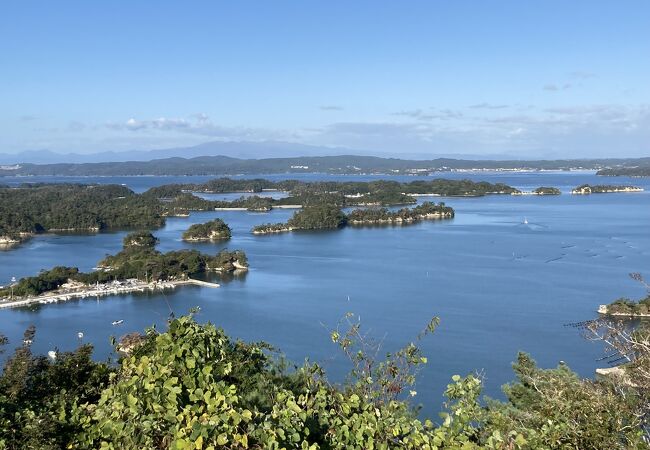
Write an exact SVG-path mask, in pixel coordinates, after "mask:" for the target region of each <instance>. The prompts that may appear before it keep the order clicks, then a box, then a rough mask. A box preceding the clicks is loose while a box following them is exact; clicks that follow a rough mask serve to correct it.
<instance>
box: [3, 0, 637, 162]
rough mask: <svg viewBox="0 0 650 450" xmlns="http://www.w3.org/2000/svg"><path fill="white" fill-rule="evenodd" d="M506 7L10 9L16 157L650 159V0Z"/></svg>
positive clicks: (6, 48)
mask: <svg viewBox="0 0 650 450" xmlns="http://www.w3.org/2000/svg"><path fill="white" fill-rule="evenodd" d="M506 3H507V4H508V5H507V7H505V6H502V7H496V6H494V5H487V4H483V3H472V14H468V13H467V8H466V6H467V5H463V2H453V3H438V2H413V3H412V4H387V5H381V6H378V5H377V4H376V3H374V2H371V1H369V0H360V1H359V2H354V3H351V2H344V1H342V0H341V1H339V0H333V1H331V2H322V3H319V2H315V3H310V4H298V5H296V4H292V5H289V4H287V5H271V4H266V3H262V2H242V3H236V4H215V3H212V2H201V1H200V2H198V3H197V4H195V5H193V6H192V7H189V6H188V5H181V4H166V5H163V6H161V7H160V8H159V9H158V10H157V11H156V13H155V14H152V13H151V11H150V9H149V8H147V7H145V6H144V5H138V4H135V5H128V7H127V5H126V4H124V5H122V4H118V5H115V6H114V7H109V6H108V5H102V4H98V3H89V4H84V6H83V7H78V6H77V7H73V5H66V4H61V5H58V4H57V5H53V4H50V3H45V2H44V3H43V4H42V5H41V8H40V9H41V10H42V11H40V12H39V14H38V15H36V14H34V10H33V9H32V8H29V7H27V6H25V5H23V4H20V3H15V4H12V5H8V6H7V7H6V8H5V10H6V11H5V14H3V16H2V17H0V51H2V53H3V60H4V61H5V62H6V64H5V65H4V67H6V68H7V69H6V70H3V71H2V72H0V98H3V100H4V104H3V106H4V108H3V110H2V111H0V117H1V118H2V120H0V153H18V152H25V151H36V150H43V149H47V150H51V151H55V152H60V153H70V152H74V153H83V154H92V153H98V152H106V151H114V152H120V151H131V150H149V149H160V148H173V147H188V146H192V145H197V144H201V143H205V142H210V141H222V142H228V141H235V142H248V141H250V142H264V141H277V142H287V143H293V144H308V145H315V146H326V147H341V148H347V149H350V150H351V151H355V150H358V151H361V150H363V151H366V152H376V153H377V154H391V155H395V156H399V155H402V154H404V155H406V154H421V155H439V154H445V155H450V154H452V155H453V154H459V155H463V154H474V155H492V154H507V155H512V156H516V157H519V158H571V157H580V158H585V157H619V156H631V157H633V156H648V155H650V83H647V80H648V79H650V59H649V58H647V55H648V54H650V29H649V28H648V27H647V23H648V22H649V21H650V5H649V4H647V3H646V2H643V1H641V0H630V3H631V4H632V5H628V7H622V6H621V5H619V4H606V3H602V4H589V6H588V7H587V6H585V5H579V4H573V3H572V4H566V2H561V0H550V1H549V2H544V3H540V4H529V3H525V4H522V3H520V2H514V1H512V2H510V1H506ZM632 6H633V7H632ZM559 7H561V8H562V11H563V14H562V15H558V14H557V13H556V11H557V8H559ZM116 21H119V27H116V26H115V24H116ZM551 22H552V23H553V33H549V32H548V27H547V26H546V24H548V23H551ZM26 23H29V24H30V26H29V27H25V26H24V25H25V24H26ZM621 23H625V27H624V28H622V27H621V26H620V24H621ZM332 30H336V33H333V32H332ZM297 37H299V39H298V38H297Z"/></svg>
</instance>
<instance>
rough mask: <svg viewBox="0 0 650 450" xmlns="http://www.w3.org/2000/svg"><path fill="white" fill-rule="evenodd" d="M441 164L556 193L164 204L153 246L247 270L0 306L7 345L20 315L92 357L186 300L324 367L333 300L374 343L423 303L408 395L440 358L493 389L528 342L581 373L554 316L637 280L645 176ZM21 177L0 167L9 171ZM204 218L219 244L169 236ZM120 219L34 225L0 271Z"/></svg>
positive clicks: (147, 183) (4, 273)
mask: <svg viewBox="0 0 650 450" xmlns="http://www.w3.org/2000/svg"><path fill="white" fill-rule="evenodd" d="M265 177H266V178H272V179H281V178H287V177H288V176H287V175H284V176H281V175H276V176H265ZM289 177H290V178H301V179H305V180H314V179H335V180H339V179H343V180H351V179H359V180H368V179H377V178H389V177H386V176H383V177H371V176H365V177H351V176H329V175H319V174H310V175H301V176H295V175H291V176H289ZM445 177H448V178H472V179H475V180H486V181H491V182H504V183H508V184H511V185H513V186H516V187H519V188H522V189H531V188H534V187H537V186H540V185H545V186H557V187H560V188H561V189H562V190H563V191H564V192H565V195H561V196H557V197H533V196H523V197H510V196H492V197H484V198H447V199H445V198H443V199H440V200H443V201H445V202H447V204H449V205H451V206H453V207H454V208H455V209H456V218H455V219H454V220H451V221H442V222H426V223H420V224H416V225H413V226H407V227H401V228H400V227H381V228H362V229H359V228H346V229H343V230H341V231H333V232H318V233H293V234H281V235H273V236H253V235H252V234H250V229H251V227H253V226H254V225H257V224H261V223H266V222H276V221H284V220H286V219H287V218H289V217H290V216H291V214H292V213H293V212H292V211H287V210H276V211H272V212H270V213H248V212H243V211H221V212H203V213H193V214H192V215H191V216H190V217H188V218H173V219H169V220H168V221H167V225H166V226H165V227H164V228H162V229H160V230H156V231H155V234H156V235H157V236H158V237H159V238H160V240H161V243H160V246H159V248H160V250H161V251H168V250H171V249H178V248H187V247H190V248H197V249H199V250H201V251H204V252H211V253H214V252H216V251H218V250H220V249H221V248H224V247H228V248H231V249H235V248H238V249H243V250H244V251H246V253H247V255H248V257H249V261H250V264H251V270H250V271H249V273H248V274H247V275H245V276H243V277H239V278H233V279H230V280H225V281H224V282H223V285H222V287H221V288H220V289H209V288H198V287H187V288H181V289H179V290H176V291H174V292H171V293H167V294H166V295H137V296H136V295H134V296H131V295H129V296H121V297H107V298H103V299H100V300H95V299H92V300H83V301H72V302H68V303H63V304H58V305H48V306H43V307H38V308H34V309H15V310H6V311H0V331H2V332H3V333H4V334H6V335H7V336H8V337H9V338H10V339H11V341H12V344H13V345H14V346H15V345H18V344H19V343H20V342H21V336H22V332H23V330H24V329H25V328H26V327H27V326H28V325H30V324H35V325H36V327H37V339H36V341H35V343H34V348H35V350H36V351H40V352H45V351H47V350H50V349H52V348H55V347H58V348H59V349H61V350H68V349H72V348H74V347H75V346H76V345H77V344H78V339H77V337H76V336H77V332H79V331H83V332H84V334H85V337H84V340H85V341H86V342H92V343H93V344H95V346H96V353H97V356H98V357H105V356H108V355H109V354H110V351H111V349H110V345H109V336H111V335H115V336H117V337H119V336H121V335H123V334H126V333H127V332H130V331H140V330H142V329H143V328H145V327H147V326H150V325H152V324H154V323H155V324H158V326H160V327H164V323H165V320H166V318H167V317H168V315H169V312H170V309H171V310H173V311H174V312H175V313H176V314H177V315H178V314H182V313H185V312H187V311H188V310H189V309H190V308H192V307H194V306H200V307H201V313H200V315H199V319H200V320H203V321H208V320H209V321H212V322H213V323H215V324H217V325H219V326H221V327H223V328H224V329H225V330H226V331H227V332H228V333H230V334H231V335H233V336H235V337H238V338H242V339H245V340H265V341H268V342H270V343H272V344H274V345H275V346H277V347H279V348H280V349H281V350H282V351H283V352H284V353H285V354H286V355H287V356H288V357H289V358H290V359H292V360H294V361H297V362H301V361H302V360H303V359H304V358H307V357H308V358H309V359H311V360H312V361H320V362H322V363H323V364H324V365H325V366H326V368H327V369H328V370H329V371H330V372H331V373H332V374H333V376H335V377H338V378H340V377H342V375H343V373H344V371H345V362H344V360H343V358H342V357H341V356H340V355H339V354H338V353H337V350H336V348H335V346H334V345H333V344H332V343H331V342H330V340H329V331H328V330H331V329H332V328H334V327H335V326H336V324H337V322H338V320H339V319H340V318H341V317H342V316H343V315H344V314H345V313H346V312H353V313H355V315H357V316H360V318H361V322H362V324H363V327H365V329H366V330H370V332H371V333H372V334H373V335H374V336H377V337H378V338H382V339H384V345H385V348H386V350H394V349H396V348H398V346H400V345H401V344H404V343H406V342H408V341H409V340H410V339H411V338H413V337H414V336H415V335H416V334H417V333H418V332H419V331H420V330H421V329H422V328H423V327H424V326H425V325H426V323H427V322H428V319H429V318H431V317H432V316H439V317H440V318H441V326H440V328H439V329H438V331H437V332H436V334H435V335H434V336H433V337H431V338H430V339H427V340H425V341H424V342H423V343H422V346H423V349H424V352H425V354H426V355H427V356H428V357H429V364H428V366H427V367H426V369H425V370H424V371H423V372H422V374H421V376H420V378H419V382H418V386H417V390H418V392H419V394H418V398H419V400H420V401H422V402H424V403H425V404H427V405H429V407H431V405H433V410H435V409H437V407H438V405H439V404H440V401H441V399H442V397H441V396H442V392H443V390H444V387H445V386H446V384H447V383H448V382H449V380H450V377H451V375H453V374H455V373H458V374H467V373H470V372H473V371H481V372H482V373H483V374H484V376H485V378H486V392H487V393H488V394H490V395H493V396H499V392H500V386H501V385H502V384H503V383H505V382H507V381H509V380H511V379H512V376H513V375H512V371H511V368H510V364H511V362H512V361H513V360H514V359H515V357H516V354H517V352H518V351H519V350H525V351H527V352H529V353H531V354H532V355H533V357H534V358H535V359H537V361H538V362H539V363H540V364H541V365H542V366H555V365H556V364H557V363H558V361H560V360H564V361H566V362H567V363H568V364H569V365H570V366H571V367H572V368H573V369H574V370H576V371H578V372H579V373H580V374H581V375H584V376H591V375H592V374H593V371H594V369H595V368H596V367H597V366H598V363H597V361H596V360H597V358H598V357H599V356H601V352H602V349H601V347H599V346H598V345H597V344H595V343H591V342H588V341H586V340H584V339H582V338H581V336H580V335H579V333H578V332H576V330H575V329H573V328H570V327H565V326H564V324H566V323H569V322H575V321H581V320H585V319H589V318H592V317H594V316H595V310H596V308H597V306H598V305H599V304H601V303H607V302H610V301H612V300H613V299H615V298H617V297H620V296H629V297H639V296H641V295H642V294H643V290H642V289H641V287H640V286H639V285H637V284H636V283H635V282H633V281H631V280H630V279H629V278H628V276H627V275H628V273H630V272H643V273H645V274H646V276H649V277H650V272H649V264H648V263H649V260H650V232H649V230H650V227H649V225H650V192H648V190H649V189H650V181H649V180H647V179H646V180H643V179H641V180H639V179H634V180H629V179H624V178H611V179H610V178H600V177H595V176H594V175H593V173H591V172H580V173H505V174H488V173H484V174H448V175H445ZM209 178H212V177H115V178H110V177H104V178H97V179H94V178H85V177H84V178H79V179H77V178H75V179H73V180H71V179H70V178H54V177H30V179H29V181H79V182H91V181H92V182H95V181H97V182H101V183H125V184H127V185H129V186H130V187H131V188H132V189H134V190H137V191H143V190H146V189H147V188H149V187H151V186H155V185H160V184H167V183H172V182H199V181H204V180H206V179H209ZM391 178H394V179H397V180H407V181H410V180H414V179H415V178H413V177H391ZM23 181H25V179H24V178H19V179H3V180H2V182H3V183H7V182H9V184H13V183H19V182H23ZM585 182H588V183H592V184H596V183H601V184H603V183H612V184H635V185H640V186H643V187H645V188H646V192H644V193H633V194H606V195H592V196H572V195H566V192H567V191H569V190H570V189H571V188H572V187H575V186H576V185H578V184H582V183H585ZM239 195H240V194H237V195H236V196H235V197H237V196H239ZM222 197H224V196H220V197H219V198H222ZM225 197H226V198H232V197H231V196H230V195H226V196H225ZM436 200H438V199H436ZM215 217H221V218H223V219H224V220H225V221H226V222H227V223H228V224H229V225H230V226H231V227H232V228H233V239H232V240H231V241H229V242H228V243H224V244H208V243H204V244H188V243H184V242H182V241H181V240H180V236H181V234H182V232H183V231H184V230H185V229H187V227H189V226H190V225H191V224H193V223H201V222H204V221H207V220H210V219H212V218H215ZM524 218H526V219H527V220H528V224H527V225H525V224H523V220H524ZM125 234H126V233H125V232H119V233H101V234H93V235H44V236H38V237H36V238H34V239H32V240H30V241H28V242H27V243H25V244H24V245H21V246H19V247H18V248H16V249H14V250H10V251H4V252H0V284H1V283H3V282H6V281H7V280H9V279H10V278H11V277H12V276H16V277H21V276H26V275H32V274H34V273H36V272H38V271H39V270H40V269H45V268H50V267H52V266H54V265H70V266H78V267H79V268H80V269H82V270H91V269H92V268H93V267H94V266H95V265H96V263H97V261H98V260H100V259H101V258H103V257H104V256H105V255H106V254H108V253H115V252H116V251H118V250H119V248H120V247H121V241H122V238H123V237H124V235H125ZM117 319H123V320H124V324H123V325H122V326H120V327H114V326H112V325H111V321H113V320H117ZM425 411H429V409H428V408H425Z"/></svg>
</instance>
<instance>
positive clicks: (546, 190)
mask: <svg viewBox="0 0 650 450" xmlns="http://www.w3.org/2000/svg"><path fill="white" fill-rule="evenodd" d="M561 193H562V192H560V190H559V189H558V188H556V187H550V186H540V187H538V188H537V189H534V190H533V195H560V194H561Z"/></svg>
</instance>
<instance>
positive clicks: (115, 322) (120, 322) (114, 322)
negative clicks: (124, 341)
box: [111, 319, 124, 325]
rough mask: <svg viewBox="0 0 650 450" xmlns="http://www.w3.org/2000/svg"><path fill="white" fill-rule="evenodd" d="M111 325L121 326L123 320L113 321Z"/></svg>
mask: <svg viewBox="0 0 650 450" xmlns="http://www.w3.org/2000/svg"><path fill="white" fill-rule="evenodd" d="M111 323H112V324H113V325H121V324H122V323H124V320H123V319H120V320H114V321H113V322H111Z"/></svg>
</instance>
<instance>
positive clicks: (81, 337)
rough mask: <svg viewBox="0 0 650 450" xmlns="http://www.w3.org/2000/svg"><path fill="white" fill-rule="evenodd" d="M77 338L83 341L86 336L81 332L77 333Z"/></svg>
mask: <svg viewBox="0 0 650 450" xmlns="http://www.w3.org/2000/svg"><path fill="white" fill-rule="evenodd" d="M77 337H78V338H79V339H83V338H84V334H83V333H82V332H81V331H80V332H79V333H77Z"/></svg>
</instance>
